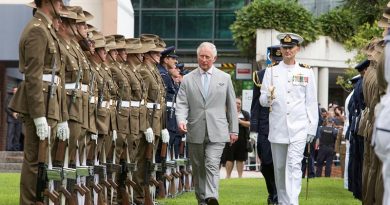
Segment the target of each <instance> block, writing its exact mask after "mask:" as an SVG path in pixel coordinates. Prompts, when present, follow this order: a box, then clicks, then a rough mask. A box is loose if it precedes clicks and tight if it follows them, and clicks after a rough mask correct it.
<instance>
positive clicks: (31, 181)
mask: <svg viewBox="0 0 390 205" xmlns="http://www.w3.org/2000/svg"><path fill="white" fill-rule="evenodd" d="M24 119H25V122H24V124H23V127H24V130H25V137H24V157H23V164H22V172H21V176H20V198H19V199H20V201H19V204H20V205H33V204H35V196H36V185H37V172H38V152H39V141H40V140H39V138H38V136H37V134H36V129H35V124H34V121H33V119H32V118H31V117H29V116H24ZM47 121H48V124H49V126H50V127H51V135H50V142H54V141H55V136H56V134H57V121H55V120H51V119H47ZM50 145H51V148H52V149H51V151H52V153H54V150H55V147H56V145H55V144H54V143H51V144H50ZM53 157H54V155H53V154H52V159H53Z"/></svg>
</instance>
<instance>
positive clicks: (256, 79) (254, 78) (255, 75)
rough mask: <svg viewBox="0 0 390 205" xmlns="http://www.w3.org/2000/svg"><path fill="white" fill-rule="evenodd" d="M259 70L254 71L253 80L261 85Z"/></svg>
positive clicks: (257, 84) (258, 85)
mask: <svg viewBox="0 0 390 205" xmlns="http://www.w3.org/2000/svg"><path fill="white" fill-rule="evenodd" d="M257 72H258V71H254V72H253V73H252V80H253V83H254V84H255V85H256V86H257V87H259V88H260V87H261V83H260V79H259V76H258V75H257Z"/></svg>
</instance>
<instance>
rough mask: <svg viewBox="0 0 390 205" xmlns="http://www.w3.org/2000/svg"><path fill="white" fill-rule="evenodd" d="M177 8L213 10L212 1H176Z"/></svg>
mask: <svg viewBox="0 0 390 205" xmlns="http://www.w3.org/2000/svg"><path fill="white" fill-rule="evenodd" d="M178 1H179V8H196V9H199V8H210V9H212V8H214V1H213V0H196V1H194V0H178Z"/></svg>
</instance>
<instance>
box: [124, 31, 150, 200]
mask: <svg viewBox="0 0 390 205" xmlns="http://www.w3.org/2000/svg"><path fill="white" fill-rule="evenodd" d="M126 45H127V48H126V53H127V59H126V70H125V71H126V73H127V76H128V78H129V80H130V84H131V102H130V105H131V109H130V135H129V136H128V137H127V144H128V145H129V146H128V149H129V154H130V161H131V162H137V159H136V156H137V155H141V156H142V154H143V153H145V145H144V144H145V142H143V143H144V144H143V150H141V151H139V145H140V142H141V141H145V135H147V134H148V133H149V132H148V131H147V130H152V128H151V127H150V124H149V121H148V120H147V118H148V116H147V107H146V103H145V102H146V99H147V90H146V87H145V84H144V80H143V78H142V76H141V74H140V73H139V67H140V66H141V65H142V61H143V53H145V52H147V51H148V49H150V47H148V46H147V45H142V44H141V41H140V39H139V38H131V39H126ZM145 133H146V134H145ZM142 166H144V164H142V163H140V164H138V167H137V168H138V169H144V167H142ZM135 181H136V183H137V187H136V188H134V190H135V191H136V195H137V196H138V201H137V200H136V202H138V203H141V202H140V200H142V197H141V196H143V193H142V187H141V185H142V184H140V180H135Z"/></svg>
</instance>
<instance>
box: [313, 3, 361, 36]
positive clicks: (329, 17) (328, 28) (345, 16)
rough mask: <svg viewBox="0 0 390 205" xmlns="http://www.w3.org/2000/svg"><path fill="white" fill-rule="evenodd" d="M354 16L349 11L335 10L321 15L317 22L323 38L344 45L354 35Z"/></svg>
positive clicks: (355, 24)
mask: <svg viewBox="0 0 390 205" xmlns="http://www.w3.org/2000/svg"><path fill="white" fill-rule="evenodd" d="M355 19H356V18H355V15H354V13H352V11H351V10H349V9H344V8H337V9H333V10H331V11H329V12H328V13H325V14H323V15H321V16H320V17H319V18H318V22H319V24H320V25H321V29H322V32H323V34H324V35H325V36H330V37H332V39H333V40H335V41H338V42H340V43H344V42H345V41H346V40H348V39H349V38H351V37H352V36H353V35H355V33H356V29H357V22H356V20H355Z"/></svg>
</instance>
